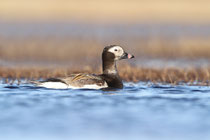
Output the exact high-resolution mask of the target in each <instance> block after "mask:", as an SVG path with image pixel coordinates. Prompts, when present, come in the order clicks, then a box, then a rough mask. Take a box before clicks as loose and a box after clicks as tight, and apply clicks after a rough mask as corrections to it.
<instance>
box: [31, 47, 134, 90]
mask: <svg viewBox="0 0 210 140" xmlns="http://www.w3.org/2000/svg"><path fill="white" fill-rule="evenodd" d="M132 58H134V55H131V54H129V53H127V52H125V51H124V49H123V48H122V47H121V46H119V45H109V46H106V47H105V48H104V49H103V52H102V69H103V73H102V74H99V75H97V74H87V73H78V74H71V75H70V76H68V77H64V78H49V79H46V80H44V81H36V82H32V83H33V84H36V86H38V87H44V88H50V89H69V88H71V89H106V88H113V89H122V88H123V82H122V79H121V78H120V76H119V73H118V70H117V65H116V62H117V61H119V60H122V59H132Z"/></svg>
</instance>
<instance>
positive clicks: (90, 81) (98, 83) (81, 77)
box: [61, 73, 108, 89]
mask: <svg viewBox="0 0 210 140" xmlns="http://www.w3.org/2000/svg"><path fill="white" fill-rule="evenodd" d="M61 80H62V81H64V82H65V83H66V84H68V85H69V87H70V88H89V89H100V88H106V87H108V86H107V83H106V81H105V80H104V79H103V78H102V77H101V76H99V75H94V74H82V73H79V74H72V75H70V76H69V77H67V78H62V79H61Z"/></svg>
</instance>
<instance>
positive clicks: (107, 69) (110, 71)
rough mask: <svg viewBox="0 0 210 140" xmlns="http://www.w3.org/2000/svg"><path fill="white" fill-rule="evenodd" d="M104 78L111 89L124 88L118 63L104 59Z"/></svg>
mask: <svg viewBox="0 0 210 140" xmlns="http://www.w3.org/2000/svg"><path fill="white" fill-rule="evenodd" d="M102 75H103V78H104V79H105V80H106V82H107V84H108V86H109V87H111V88H123V83H122V80H121V78H120V76H119V74H118V71H117V66H116V62H115V61H114V60H113V61H112V60H109V61H107V60H106V61H104V59H103V74H102Z"/></svg>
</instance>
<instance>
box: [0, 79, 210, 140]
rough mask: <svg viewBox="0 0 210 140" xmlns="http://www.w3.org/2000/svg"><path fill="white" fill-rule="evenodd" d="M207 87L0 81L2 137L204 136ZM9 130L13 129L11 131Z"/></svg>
mask: <svg viewBox="0 0 210 140" xmlns="http://www.w3.org/2000/svg"><path fill="white" fill-rule="evenodd" d="M209 108H210V87H200V86H185V85H182V86H181V85H180V86H171V85H161V84H158V85H157V84H156V85H153V84H146V83H142V82H140V83H125V88H124V89H122V90H116V91H102V90H73V89H66V90H53V89H45V88H37V87H34V86H33V85H27V84H25V85H20V86H17V85H14V86H9V85H3V84H1V85H0V111H1V115H0V132H2V134H3V135H1V136H0V138H1V139H14V138H15V139H21V140H22V139H27V140H28V139H33V137H36V139H37V138H39V139H61V138H62V139H68V138H73V139H91V140H92V139H107V136H108V137H109V139H140V138H141V139H155V140H157V139H160V140H163V139H165V140H167V139H183V140H186V139H190V140H194V139H199V138H200V137H202V139H204V140H205V139H206V140H207V139H209V138H210V134H209V131H210V119H209V115H210V113H209ZM11 134H13V135H11Z"/></svg>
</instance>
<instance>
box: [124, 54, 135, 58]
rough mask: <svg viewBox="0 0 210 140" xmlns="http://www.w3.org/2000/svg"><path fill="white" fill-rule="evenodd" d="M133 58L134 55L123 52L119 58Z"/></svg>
mask: <svg viewBox="0 0 210 140" xmlns="http://www.w3.org/2000/svg"><path fill="white" fill-rule="evenodd" d="M132 58H135V57H134V55H132V54H129V53H124V54H123V56H122V57H121V59H132Z"/></svg>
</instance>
